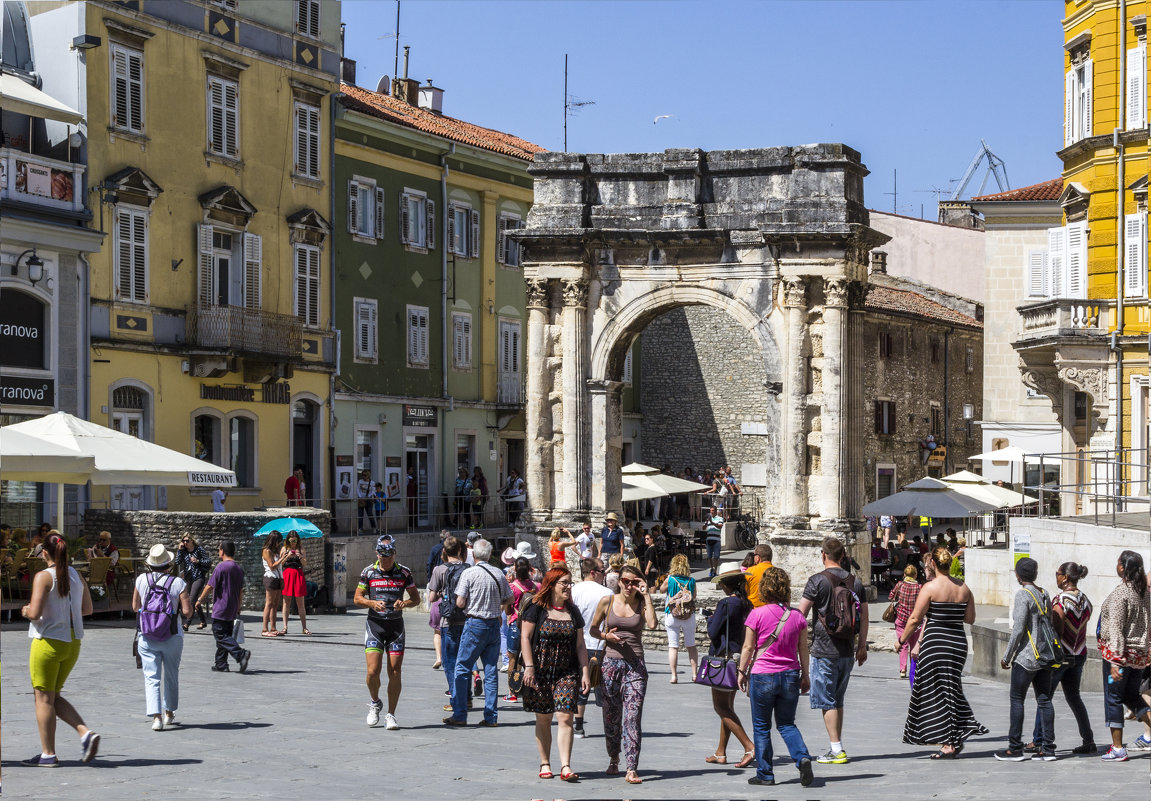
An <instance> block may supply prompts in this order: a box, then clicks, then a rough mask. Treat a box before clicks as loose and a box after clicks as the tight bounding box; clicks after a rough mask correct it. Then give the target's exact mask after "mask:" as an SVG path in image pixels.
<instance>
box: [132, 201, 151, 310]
mask: <svg viewBox="0 0 1151 801" xmlns="http://www.w3.org/2000/svg"><path fill="white" fill-rule="evenodd" d="M132 299H133V300H138V301H140V302H141V303H146V302H147V301H148V217H147V215H145V214H144V212H142V211H138V212H133V213H132Z"/></svg>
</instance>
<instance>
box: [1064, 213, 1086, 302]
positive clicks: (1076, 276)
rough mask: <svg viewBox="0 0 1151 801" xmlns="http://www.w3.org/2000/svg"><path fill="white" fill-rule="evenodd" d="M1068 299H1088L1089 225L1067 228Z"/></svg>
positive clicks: (1072, 225) (1075, 224)
mask: <svg viewBox="0 0 1151 801" xmlns="http://www.w3.org/2000/svg"><path fill="white" fill-rule="evenodd" d="M1066 269H1067V297H1069V298H1075V299H1079V300H1083V299H1086V297H1087V223H1085V222H1077V223H1071V224H1070V225H1068V226H1067V265H1066Z"/></svg>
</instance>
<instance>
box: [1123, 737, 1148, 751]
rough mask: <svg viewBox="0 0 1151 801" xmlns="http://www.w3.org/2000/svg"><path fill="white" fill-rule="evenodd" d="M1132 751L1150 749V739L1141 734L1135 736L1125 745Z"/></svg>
mask: <svg viewBox="0 0 1151 801" xmlns="http://www.w3.org/2000/svg"><path fill="white" fill-rule="evenodd" d="M1127 747H1128V748H1129V749H1130V750H1132V751H1151V740H1148V739H1147V738H1146V737H1144V736H1143V735H1142V734H1140V735H1139V736H1138V737H1136V738H1135V742H1133V743H1131V744H1130V745H1129V746H1127Z"/></svg>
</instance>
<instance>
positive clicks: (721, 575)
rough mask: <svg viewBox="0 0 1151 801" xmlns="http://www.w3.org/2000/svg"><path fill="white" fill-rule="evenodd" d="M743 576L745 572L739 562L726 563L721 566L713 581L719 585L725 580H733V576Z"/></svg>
mask: <svg viewBox="0 0 1151 801" xmlns="http://www.w3.org/2000/svg"><path fill="white" fill-rule="evenodd" d="M742 575H743V570H742V569H741V567H740V564H739V562H724V563H723V564H721V565H720V566H719V572H718V573H716V574H715V578H713V579H712V581H713V582H715V583H716V584H718V583H719V582H721V581H723V580H724V579H727V578H731V577H732V576H742Z"/></svg>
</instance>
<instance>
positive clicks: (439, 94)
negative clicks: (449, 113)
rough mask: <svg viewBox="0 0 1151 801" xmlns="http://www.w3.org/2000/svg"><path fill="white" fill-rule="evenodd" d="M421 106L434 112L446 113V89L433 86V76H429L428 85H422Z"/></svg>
mask: <svg viewBox="0 0 1151 801" xmlns="http://www.w3.org/2000/svg"><path fill="white" fill-rule="evenodd" d="M420 108H422V109H426V110H427V111H430V112H432V113H433V114H443V113H444V90H443V89H440V88H439V87H438V86H433V85H432V79H431V78H428V85H427V86H421V87H420Z"/></svg>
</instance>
